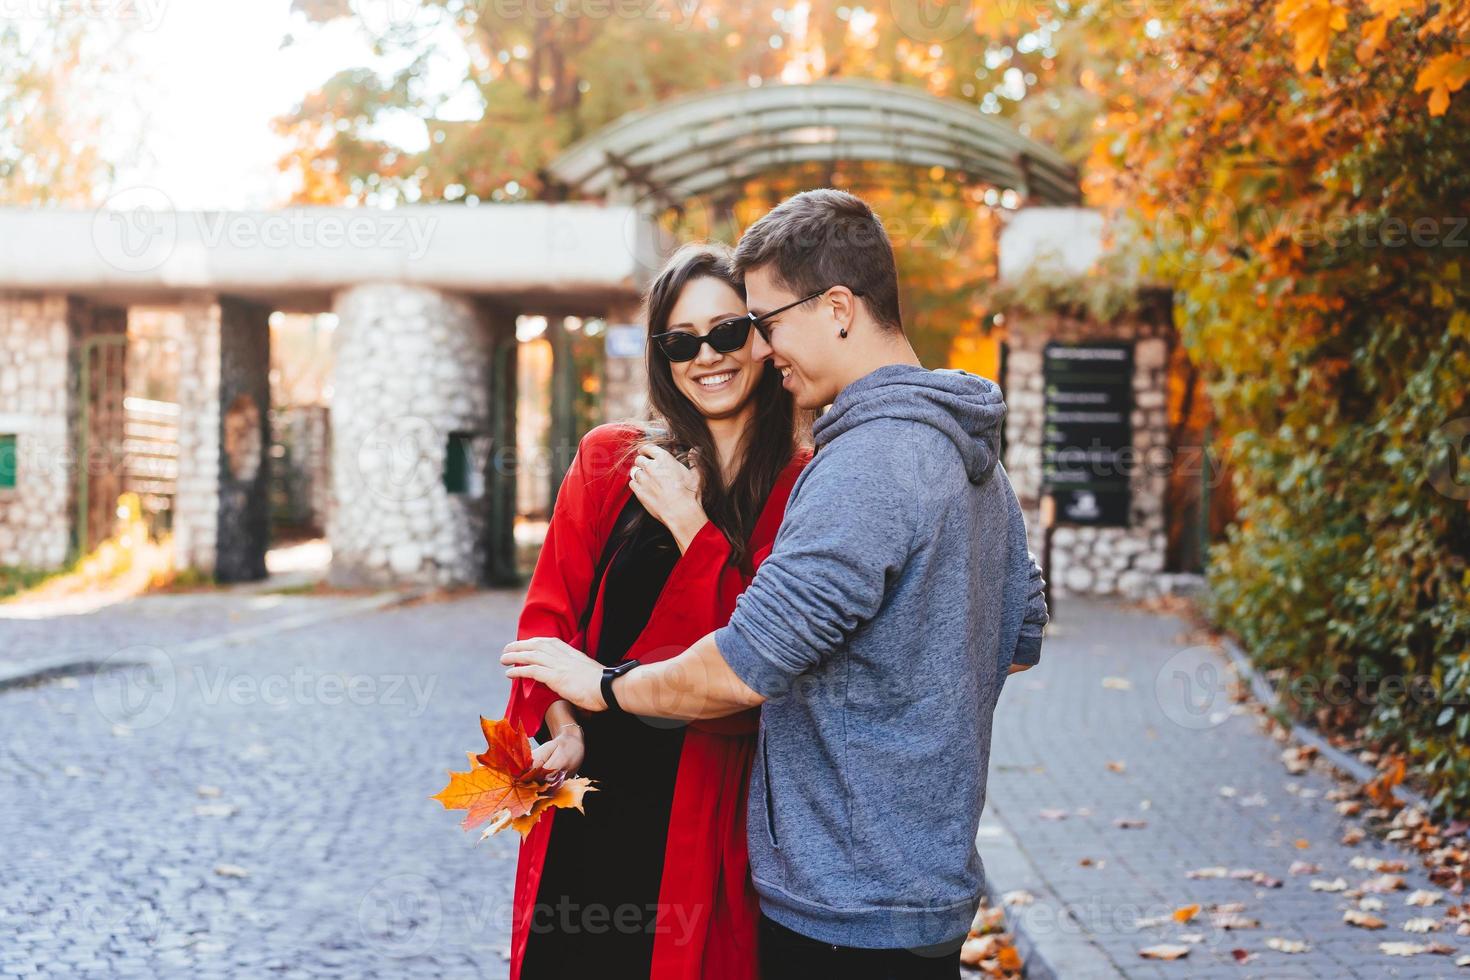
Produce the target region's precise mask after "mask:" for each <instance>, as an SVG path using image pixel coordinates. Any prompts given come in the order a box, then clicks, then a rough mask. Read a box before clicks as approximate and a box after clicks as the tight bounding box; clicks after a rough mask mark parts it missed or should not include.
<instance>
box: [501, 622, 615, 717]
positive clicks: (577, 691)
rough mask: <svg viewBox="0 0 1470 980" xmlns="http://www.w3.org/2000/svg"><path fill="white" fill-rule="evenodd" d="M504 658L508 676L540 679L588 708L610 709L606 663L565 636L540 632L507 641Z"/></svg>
mask: <svg viewBox="0 0 1470 980" xmlns="http://www.w3.org/2000/svg"><path fill="white" fill-rule="evenodd" d="M500 662H501V663H502V664H503V665H505V666H506V667H508V668H509V669H508V670H507V671H506V672H505V676H506V677H509V678H511V679H512V680H514V679H515V678H517V677H524V678H525V679H526V680H529V681H539V682H540V683H542V684H545V685H546V686H547V687H549V688H551V689H552V690H553V691H555V692H556V693H557V694H558V695H559V696H560V697H562V698H563V699H564V700H567V701H570V702H572V704H575V705H576V706H577V707H579V708H581V709H583V710H585V711H606V710H607V702H606V701H603V700H602V664H600V663H598V662H597V661H596V660H593V659H592V658H591V657H589V656H587V655H586V654H585V653H583V652H582V651H581V650H578V649H577V648H576V647H573V646H571V645H569V644H568V643H566V642H565V641H563V640H558V639H556V638H554V637H550V636H536V637H532V638H530V639H528V640H516V641H515V642H513V643H507V644H506V645H505V651H504V652H503V653H501V655H500Z"/></svg>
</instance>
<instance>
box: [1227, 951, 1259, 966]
mask: <svg viewBox="0 0 1470 980" xmlns="http://www.w3.org/2000/svg"><path fill="white" fill-rule="evenodd" d="M1230 955H1231V956H1233V957H1234V958H1235V962H1237V963H1249V962H1250V961H1251V960H1253V959H1255V954H1253V953H1251V952H1250V951H1249V950H1245V949H1238V948H1237V949H1232V950H1231V951H1230Z"/></svg>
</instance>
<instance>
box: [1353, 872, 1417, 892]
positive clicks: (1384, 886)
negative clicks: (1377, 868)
mask: <svg viewBox="0 0 1470 980" xmlns="http://www.w3.org/2000/svg"><path fill="white" fill-rule="evenodd" d="M1361 887H1362V889H1363V891H1365V892H1377V893H1379V894H1382V893H1384V892H1396V891H1398V890H1399V889H1401V888H1407V887H1409V886H1408V883H1407V882H1405V881H1404V876H1403V875H1379V876H1378V877H1376V878H1369V879H1368V880H1367V881H1365V882H1363V884H1362V886H1361Z"/></svg>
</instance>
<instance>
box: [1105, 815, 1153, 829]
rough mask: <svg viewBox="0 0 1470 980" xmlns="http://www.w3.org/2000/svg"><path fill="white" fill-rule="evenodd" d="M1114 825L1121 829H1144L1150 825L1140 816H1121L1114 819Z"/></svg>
mask: <svg viewBox="0 0 1470 980" xmlns="http://www.w3.org/2000/svg"><path fill="white" fill-rule="evenodd" d="M1113 826H1114V827H1117V828H1118V829H1119V830H1142V829H1143V828H1144V827H1147V826H1148V821H1147V820H1142V819H1140V818H1138V817H1119V818H1118V819H1117V820H1114V821H1113Z"/></svg>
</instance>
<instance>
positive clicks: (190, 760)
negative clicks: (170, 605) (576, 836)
mask: <svg viewBox="0 0 1470 980" xmlns="http://www.w3.org/2000/svg"><path fill="white" fill-rule="evenodd" d="M165 598H175V597H165ZM337 601H338V600H336V599H327V600H321V599H304V598H303V599H297V600H295V601H294V602H293V603H292V605H293V606H294V605H295V604H296V603H298V602H299V603H326V604H328V605H330V604H332V603H335V602H337ZM165 605H167V604H165ZM519 607H520V596H519V595H518V594H516V593H504V592H496V593H481V594H478V595H474V596H471V597H469V598H466V599H462V600H459V601H453V602H433V601H431V602H426V603H420V604H415V605H409V606H402V607H398V608H393V609H387V610H383V611H379V612H372V613H364V614H361V615H356V616H352V617H349V618H339V619H333V620H329V621H325V622H318V623H316V624H315V625H312V626H308V627H304V628H300V629H296V630H290V631H286V632H275V633H271V634H269V635H261V636H258V637H257V638H255V639H248V638H247V639H245V640H243V641H242V642H239V643H233V644H230V645H227V646H221V645H214V646H201V645H200V644H198V643H197V642H195V641H194V639H193V637H192V633H191V635H190V639H189V640H188V641H187V642H182V643H174V642H170V641H169V639H168V638H167V637H166V636H165V630H166V629H172V627H165V626H163V625H162V623H161V622H160V623H154V621H153V616H154V614H155V613H157V614H158V617H159V620H160V621H163V620H167V619H168V616H167V614H166V613H165V612H163V611H161V610H159V609H157V608H154V607H152V606H151V604H150V609H149V611H148V612H147V613H141V612H140V611H139V610H136V609H135V610H114V611H112V613H111V615H112V617H115V621H114V620H106V621H104V620H102V619H99V620H92V619H89V618H87V617H68V618H66V619H62V620H57V621H53V622H52V623H51V624H50V628H51V633H50V641H51V643H52V644H53V645H56V646H60V647H67V648H79V647H84V646H89V645H91V644H95V643H98V642H105V643H111V644H116V643H122V642H131V643H138V642H142V643H147V644H151V645H154V646H157V647H160V648H161V651H162V652H161V655H160V657H161V658H160V659H157V660H155V661H154V662H153V663H152V670H145V669H133V670H113V671H108V672H106V673H102V674H97V675H95V676H87V677H80V678H63V679H61V680H59V681H52V682H49V683H46V684H42V685H39V686H21V687H14V688H11V689H9V690H4V691H0V726H3V728H0V730H3V738H0V840H3V842H4V843H3V845H0V977H9V976H12V975H16V976H38V975H45V976H60V977H66V978H74V977H149V978H152V977H190V978H208V977H222V978H223V977H259V976H269V977H290V978H304V977H331V976H341V977H351V978H365V977H393V978H398V977H419V976H422V977H436V978H438V977H454V978H461V977H463V978H470V977H477V978H479V977H488V978H495V977H504V976H505V975H506V961H505V959H504V957H503V956H502V955H501V950H502V948H503V947H505V946H506V943H507V942H508V935H509V921H510V896H511V888H512V883H513V879H514V866H515V854H516V840H515V839H514V835H513V834H502V835H500V836H498V837H494V838H491V839H490V840H489V841H487V842H485V843H483V844H476V843H475V840H476V837H477V835H475V834H468V833H465V832H463V831H461V830H460V829H459V828H458V820H457V817H458V815H457V814H451V813H447V812H445V811H444V810H443V809H442V808H441V807H440V806H439V804H437V803H435V802H433V801H431V800H430V799H429V797H430V795H432V794H433V793H435V792H437V791H438V790H439V789H440V788H441V787H442V786H443V784H444V778H445V777H444V774H445V771H446V770H448V769H450V768H453V767H462V766H463V764H464V752H465V750H466V749H472V748H475V747H476V745H477V743H478V744H479V745H483V739H482V738H481V737H480V734H479V727H478V724H477V723H476V717H477V714H478V713H480V712H486V713H490V714H492V715H493V714H496V713H497V712H498V711H499V710H500V708H501V707H503V706H504V704H505V697H506V692H507V684H506V681H505V679H504V677H503V675H502V673H501V671H500V669H499V665H498V663H497V661H496V654H497V653H498V651H499V648H500V646H501V645H502V644H503V643H504V642H505V640H506V639H508V638H509V637H510V636H511V635H512V625H513V623H514V621H515V616H516V615H517V613H518V612H519ZM246 608H247V609H248V608H250V607H249V604H248V603H247V604H246ZM271 608H272V609H273V608H275V607H271ZM319 608H320V607H319ZM96 615H97V616H100V617H104V619H105V617H106V616H107V614H105V613H98V614H96ZM186 618H188V617H186ZM243 619H244V621H245V622H249V621H250V620H251V617H250V616H246V617H243ZM191 621H193V620H191ZM271 621H274V618H273V617H272V619H271ZM230 625H231V626H233V627H238V626H240V625H241V623H240V622H233V623H231V624H230ZM276 625H279V622H276ZM155 626H156V628H155ZM31 628H32V624H24V623H22V624H17V623H14V622H9V621H0V647H3V646H5V645H6V644H7V643H10V642H11V641H12V639H14V638H16V637H17V636H18V637H19V639H20V640H21V641H22V642H25V643H27V644H36V643H40V642H41V641H42V640H43V639H44V637H37V636H33V635H32V633H31V632H30V630H31ZM190 632H191V631H188V630H185V629H180V630H179V635H183V634H185V633H190ZM168 635H169V636H172V635H174V634H172V633H170V634H168ZM190 649H193V650H195V651H196V652H189V651H190Z"/></svg>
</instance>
